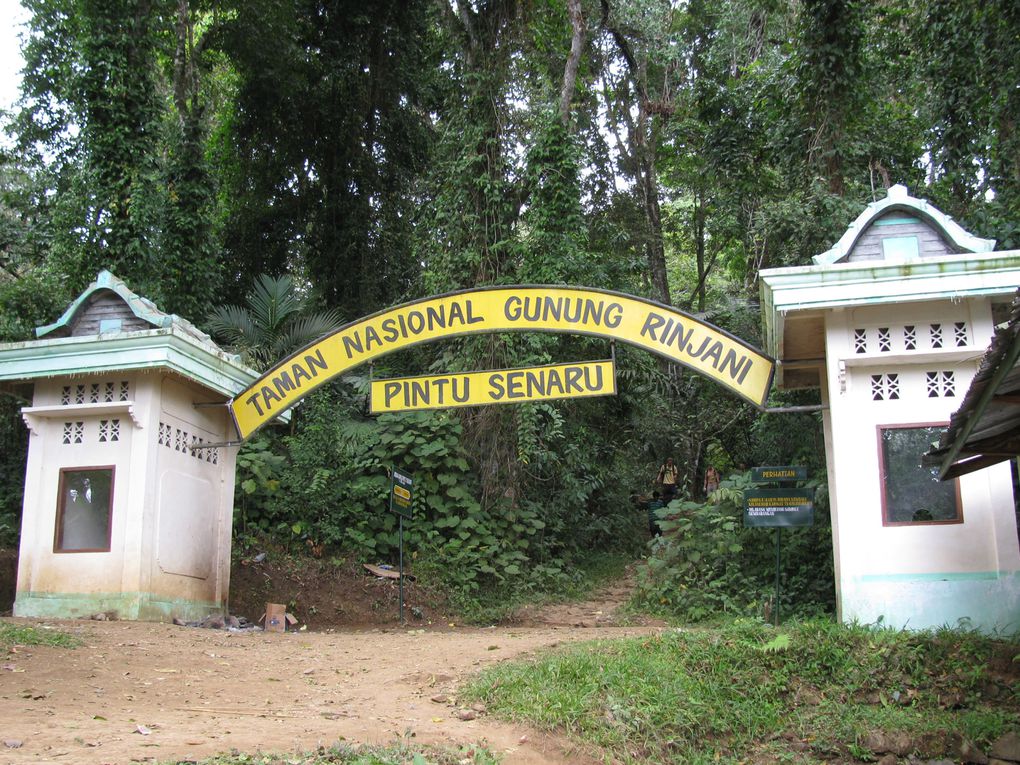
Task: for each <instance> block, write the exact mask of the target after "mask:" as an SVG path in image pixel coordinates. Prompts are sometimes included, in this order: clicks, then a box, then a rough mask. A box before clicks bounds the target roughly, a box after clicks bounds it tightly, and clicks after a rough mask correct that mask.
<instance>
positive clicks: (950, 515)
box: [878, 424, 963, 526]
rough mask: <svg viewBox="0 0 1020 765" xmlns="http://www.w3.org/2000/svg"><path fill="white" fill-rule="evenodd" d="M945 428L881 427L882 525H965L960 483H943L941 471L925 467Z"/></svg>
mask: <svg viewBox="0 0 1020 765" xmlns="http://www.w3.org/2000/svg"><path fill="white" fill-rule="evenodd" d="M944 429H945V425H938V424H936V425H897V426H885V427H883V426H879V428H878V440H879V468H880V471H881V480H882V522H883V524H885V525H886V526H893V525H900V524H918V523H962V522H963V516H962V514H961V512H960V494H959V485H958V482H957V481H955V480H953V481H940V480H939V471H938V467H937V466H935V465H931V466H929V465H922V464H921V455H923V454H924V453H925V452H927V451H928V450H929V449H931V447H932V444H933V443H935V442H937V441H938V439H939V437H940V436H941V435H942V431H943V430H944Z"/></svg>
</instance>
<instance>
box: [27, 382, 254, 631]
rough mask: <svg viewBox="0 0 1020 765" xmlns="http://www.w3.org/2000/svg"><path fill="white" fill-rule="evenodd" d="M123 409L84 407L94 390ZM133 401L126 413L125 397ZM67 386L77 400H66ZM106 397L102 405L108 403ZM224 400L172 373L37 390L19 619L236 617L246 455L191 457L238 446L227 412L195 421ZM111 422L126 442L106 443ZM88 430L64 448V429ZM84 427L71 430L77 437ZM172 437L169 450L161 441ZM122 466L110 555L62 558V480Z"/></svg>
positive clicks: (30, 413) (31, 414)
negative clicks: (238, 460) (237, 490)
mask: <svg viewBox="0 0 1020 765" xmlns="http://www.w3.org/2000/svg"><path fill="white" fill-rule="evenodd" d="M107 382H112V383H113V385H114V388H115V391H116V396H115V398H116V399H117V400H116V401H115V402H113V403H104V402H102V401H101V402H99V403H98V404H92V403H86V404H84V405H81V404H77V403H76V402H75V401H74V400H73V399H74V393H75V391H76V390H77V386H78V385H84V386H85V388H86V396H88V395H89V393H90V392H91V386H92V385H93V383H98V384H99V385H100V390H101V391H105V389H106V388H105V386H106V383H107ZM124 383H126V384H127V390H128V398H127V400H126V401H121V400H120V399H121V395H120V393H121V386H122V384H124ZM65 386H69V387H70V388H71V391H72V400H71V401H70V402H67V401H66V397H63V391H64V387H65ZM62 397H63V400H62ZM101 397H102V394H101ZM215 399H216V395H215V394H213V393H212V392H210V391H208V390H205V389H203V388H202V387H200V386H198V385H195V384H193V383H186V382H185V381H184V380H183V379H182V378H180V377H178V376H176V375H171V374H168V373H167V372H165V371H161V370H158V369H151V370H147V371H138V372H111V373H108V374H104V375H97V376H82V377H73V378H54V379H49V380H42V381H38V382H37V383H36V386H35V394H34V399H33V403H32V406H31V407H28V408H27V409H26V410H25V412H26V414H25V418H26V422H28V424H29V425H30V427H31V435H30V444H29V453H28V462H27V467H26V480H25V499H24V510H23V522H22V534H21V548H20V555H19V569H18V590H17V598H16V602H15V607H14V610H15V614H16V615H18V616H84V615H89V614H93V613H96V612H99V611H116V612H117V614H118V616H120V618H126V619H169V618H171V617H173V616H179V617H181V618H185V619H192V618H199V617H201V616H204V615H206V614H208V613H212V612H221V611H223V610H225V609H226V606H227V593H228V588H229V573H230V534H231V517H232V505H233V489H234V466H235V456H236V448H229V447H228V448H222V447H221V448H219V449H217V450H215V452H210V451H206V450H203V451H199V452H194V453H192V452H191V451H190V450H188V449H187V448H186V447H187V446H188V445H190V444H191V443H192V440H193V439H198V438H200V439H202V440H203V441H205V442H223V441H226V440H229V438H230V432H231V426H230V424H229V420H228V416H227V412H226V410H225V409H224V408H223V407H217V408H213V409H196V408H195V407H194V406H193V404H194V403H195V402H202V401H210V400H215ZM101 420H107V421H108V422H109V421H111V420H117V421H118V426H119V427H118V437H117V440H116V441H105V442H100V441H99V423H100V421H101ZM77 422H81V423H83V428H82V432H81V439H80V440H81V443H75V442H74V441H76V440H78V439H77V436H75V437H73V438H72V443H64V440H65V439H64V431H65V423H77ZM73 430H74V426H73V425H72V432H73ZM167 434H169V436H168V438H169V442H168V443H161V442H160V441H161V439H162V438H164V437H166V436H167ZM99 466H112V467H113V468H114V471H115V472H114V487H113V498H112V511H111V515H110V550H109V551H108V552H105V551H103V552H59V551H57V550H55V536H54V535H55V530H56V524H57V514H58V485H59V478H60V470H61V468H86V467H99Z"/></svg>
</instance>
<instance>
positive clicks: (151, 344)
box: [0, 324, 259, 398]
mask: <svg viewBox="0 0 1020 765" xmlns="http://www.w3.org/2000/svg"><path fill="white" fill-rule="evenodd" d="M234 358H235V357H233V356H231V355H230V354H227V353H224V352H223V351H219V350H216V349H215V348H214V347H213V346H210V345H208V344H206V343H203V342H201V341H199V340H198V339H196V338H194V337H192V336H191V335H190V334H189V333H188V332H186V331H184V330H183V329H182V328H180V327H178V326H176V325H173V324H172V325H170V326H168V327H163V328H159V329H151V330H142V331H139V332H118V333H113V334H110V335H99V336H93V337H65V338H54V339H52V340H33V341H27V342H20V343H4V344H0V380H10V381H13V380H38V379H43V378H48V377H58V376H61V377H67V376H76V375H91V374H102V373H105V372H111V371H127V370H138V369H153V368H161V369H167V370H170V371H173V372H177V373H179V374H181V375H183V376H184V377H186V378H188V379H191V380H194V381H195V382H198V383H200V384H202V385H204V386H205V387H207V388H209V389H210V390H214V391H216V392H218V393H220V394H222V395H224V396H227V397H228V398H229V397H232V396H233V395H234V394H236V393H238V392H240V391H242V390H244V389H245V388H246V387H248V386H249V385H250V384H251V383H252V382H253V381H254V380H256V379H258V376H259V375H258V373H257V372H255V371H254V370H251V369H248V368H247V367H244V366H241V365H240V364H238V363H237V362H236V361H235V360H234Z"/></svg>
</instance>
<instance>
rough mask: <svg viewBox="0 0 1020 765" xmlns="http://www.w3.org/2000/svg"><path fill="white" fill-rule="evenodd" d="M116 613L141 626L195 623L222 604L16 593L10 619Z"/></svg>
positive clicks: (132, 595) (137, 595)
mask: <svg viewBox="0 0 1020 765" xmlns="http://www.w3.org/2000/svg"><path fill="white" fill-rule="evenodd" d="M109 612H116V614H117V618H118V619H123V620H125V621H141V622H169V621H172V620H173V619H174V617H176V618H178V619H183V620H185V621H197V620H199V619H203V618H204V617H206V616H209V615H210V614H222V613H225V612H226V608H225V606H224V604H221V603H211V602H206V601H194V600H161V599H160V598H159V597H158V596H156V595H153V594H151V593H139V592H128V593H122V592H114V593H102V592H92V593H73V592H27V593H21V592H19V593H18V596H17V598H16V600H15V601H14V615H15V616H27V617H35V618H43V619H75V618H81V617H89V616H92V615H93V614H98V613H109Z"/></svg>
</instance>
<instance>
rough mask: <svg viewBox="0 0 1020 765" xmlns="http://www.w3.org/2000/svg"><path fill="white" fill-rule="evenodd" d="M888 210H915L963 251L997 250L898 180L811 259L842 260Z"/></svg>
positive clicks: (823, 261) (825, 262)
mask: <svg viewBox="0 0 1020 765" xmlns="http://www.w3.org/2000/svg"><path fill="white" fill-rule="evenodd" d="M889 210H905V211H913V212H915V213H916V214H917V215H918V216H919V217H920V218H922V219H923V220H924V221H925V222H927V223H929V224H931V225H932V226H934V227H935V228H937V229H938V230H939V231H940V232H941V233H942V235H943V236H945V238H946V239H947V240H948V241H949V242H950V243H951V245H952V246H953V247H956V248H957V249H958V250H959V251H960V252H992V251H994V250H995V240H994V239H981V238H980V237H977V236H974V235H973V234H971V233H969V232H968V231H966V230H964V228H963V227H962V226H960V224H959V223H957V222H956V221H954V220H953V219H952V218H951V217H950V216H948V215H946V214H945V213H944V212H942V211H941V210H939V209H938V208H936V207H935V206H934V205H932V204H931V203H930V202H928V200H927V199H918V198H917V197H912V196H910V192H909V191H908V190H907V187H906V186H904V185H903V184H901V183H896V184H894V185H892V186H890V187H889V188H888V189H886V192H885V199H879V200H877V201H875V202H871V203H870V204H869V205H868V206H867V207H865V208H864V211H863V212H862V213H861V214H860V215H858V216H857V218H856V219H855V220H854V222H853V223H851V224H850V227H849V228H848V229H847V230H846V231H845V232H844V234H843V236H841V237H840V239H839V241H838V242H836V244H835V245H833V247H832V248H831V249H829V250H826V251H825V252H823V253H821V254H820V255H815V256H814V257H813V258H811V260H812V262H814V264H815V265H818V266H830V265H835V264H837V263H840V262H841V261H843V260H844V259H845V258H846V257H847V256H848V255H849V254H850V251H851V250H852V249H853V247H854V245H855V244H856V243H857V240H858V239H860V237H861V235H862V234H863V233H864V232H865V231H866V230H867V229H868V227H869V226H871V224H872V223H874V222H875V220H877V219H878V218H879V217H880V216H881V215H883V214H884V213H885V212H887V211H889Z"/></svg>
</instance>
